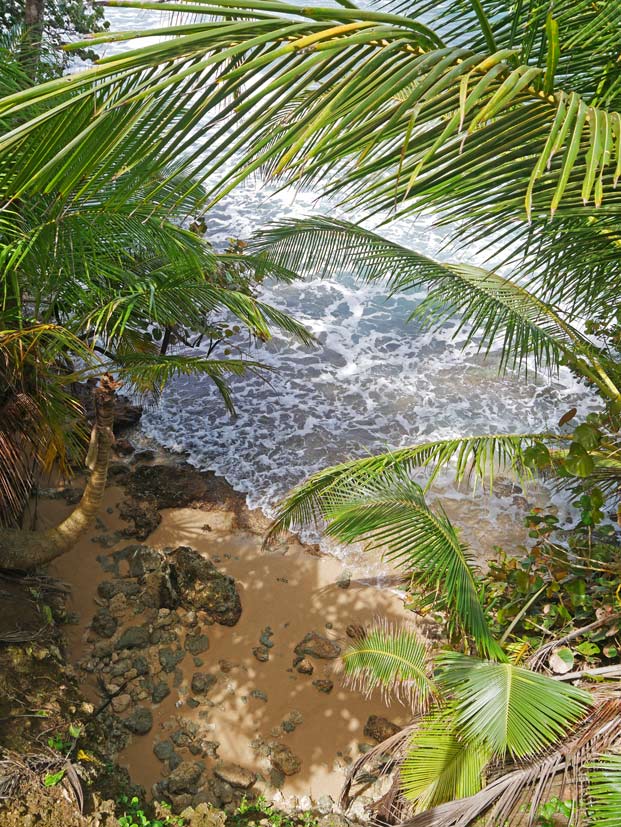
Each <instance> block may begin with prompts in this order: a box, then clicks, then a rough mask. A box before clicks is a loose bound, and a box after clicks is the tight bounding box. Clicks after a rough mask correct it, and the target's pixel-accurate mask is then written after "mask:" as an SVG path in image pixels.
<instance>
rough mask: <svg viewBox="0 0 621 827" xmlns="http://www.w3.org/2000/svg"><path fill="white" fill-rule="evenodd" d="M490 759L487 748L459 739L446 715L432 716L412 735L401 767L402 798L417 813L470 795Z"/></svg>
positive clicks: (481, 782) (443, 713)
mask: <svg viewBox="0 0 621 827" xmlns="http://www.w3.org/2000/svg"><path fill="white" fill-rule="evenodd" d="M490 756H491V751H490V750H489V748H488V747H486V746H484V745H482V744H478V743H475V744H473V743H472V742H469V741H467V740H466V739H464V738H463V737H461V735H460V733H459V731H458V730H457V729H454V728H453V727H452V726H451V721H450V718H449V716H448V715H447V714H446V712H440V713H438V712H433V713H431V714H430V715H429V716H428V718H427V719H425V720H423V722H422V723H421V724H420V727H419V728H418V729H417V730H416V731H415V732H414V735H413V736H412V739H411V741H410V746H409V749H408V752H407V754H406V756H405V757H404V759H403V762H402V764H401V769H400V777H401V785H402V790H403V795H404V796H405V798H406V799H407V800H408V801H409V802H411V804H412V805H413V807H414V812H417V813H418V812H423V811H425V810H428V809H430V808H431V807H435V806H437V805H438V804H443V803H444V802H446V801H453V800H455V799H460V798H465V797H467V796H471V795H474V794H475V793H477V792H478V791H479V790H480V789H481V787H482V786H483V782H484V775H483V773H484V770H485V766H486V765H487V763H488V762H489V760H490Z"/></svg>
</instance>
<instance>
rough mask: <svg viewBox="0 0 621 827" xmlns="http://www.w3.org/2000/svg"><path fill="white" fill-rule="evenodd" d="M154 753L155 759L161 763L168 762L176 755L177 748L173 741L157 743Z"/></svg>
mask: <svg viewBox="0 0 621 827" xmlns="http://www.w3.org/2000/svg"><path fill="white" fill-rule="evenodd" d="M153 752H154V753H155V757H156V758H159V760H160V761H168V760H169V759H170V758H172V757H173V755H174V753H175V747H174V745H173V743H172V741H157V743H155V744H153Z"/></svg>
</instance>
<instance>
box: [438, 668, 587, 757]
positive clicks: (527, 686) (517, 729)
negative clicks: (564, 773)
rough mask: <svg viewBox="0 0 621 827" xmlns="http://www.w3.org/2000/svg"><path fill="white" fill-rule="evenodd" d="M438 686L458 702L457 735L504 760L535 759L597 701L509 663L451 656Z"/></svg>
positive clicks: (572, 687)
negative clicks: (533, 756)
mask: <svg viewBox="0 0 621 827" xmlns="http://www.w3.org/2000/svg"><path fill="white" fill-rule="evenodd" d="M439 665H440V671H439V673H438V675H437V681H438V686H439V687H440V688H441V690H442V691H444V692H446V693H447V694H448V695H449V696H450V697H451V698H452V699H453V704H454V721H455V727H456V729H457V731H458V732H459V733H460V735H461V736H463V738H465V739H466V740H467V741H470V742H474V743H477V744H482V745H485V746H486V747H487V748H488V749H489V750H490V751H491V752H492V754H493V755H495V756H499V757H502V758H504V757H505V756H506V755H507V754H509V755H510V756H511V757H512V758H525V757H527V756H532V755H535V754H537V753H538V752H540V751H541V750H543V749H545V748H546V747H549V746H551V745H552V744H554V743H555V742H556V741H558V740H559V739H561V738H562V737H563V736H565V735H567V734H568V733H569V732H570V731H571V729H572V727H573V726H574V725H575V724H576V723H577V722H578V721H579V720H580V719H581V718H583V717H584V715H585V714H586V713H587V712H588V710H589V707H590V706H591V705H592V703H593V701H592V698H591V696H590V695H589V693H588V692H585V691H584V690H582V689H578V688H576V687H574V686H570V685H567V684H565V683H562V682H560V681H555V680H553V679H552V678H548V677H546V676H545V675H540V674H538V673H536V672H531V671H529V670H528V669H522V668H520V667H518V666H514V665H513V664H511V663H492V662H489V661H479V660H476V659H474V658H470V657H466V656H465V655H461V654H458V653H457V652H447V653H445V654H444V655H442V657H441V658H440V661H439Z"/></svg>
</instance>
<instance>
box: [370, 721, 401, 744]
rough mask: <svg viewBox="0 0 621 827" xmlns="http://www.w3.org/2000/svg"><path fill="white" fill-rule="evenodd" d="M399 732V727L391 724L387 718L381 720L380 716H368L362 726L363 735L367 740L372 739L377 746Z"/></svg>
mask: <svg viewBox="0 0 621 827" xmlns="http://www.w3.org/2000/svg"><path fill="white" fill-rule="evenodd" d="M400 731H401V727H399V726H397V724H393V723H392V721H389V720H388V718H382V717H381V715H370V716H369V719H368V720H367V722H366V724H365V725H364V734H365V735H366V736H367V737H368V738H373V740H374V741H377V743H378V744H380V743H381V742H382V741H385V740H386V739H387V738H391V737H392V736H393V735H396V734H397V732H400Z"/></svg>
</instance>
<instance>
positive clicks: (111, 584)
mask: <svg viewBox="0 0 621 827" xmlns="http://www.w3.org/2000/svg"><path fill="white" fill-rule="evenodd" d="M139 592H140V586H139V585H138V583H135V582H133V581H132V580H102V582H101V583H100V584H99V585H98V586H97V594H98V595H99V597H102V598H103V599H104V600H111V599H112V598H113V597H115V595H117V594H124V595H125V596H126V597H134V596H135V595H137V594H138V593H139Z"/></svg>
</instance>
